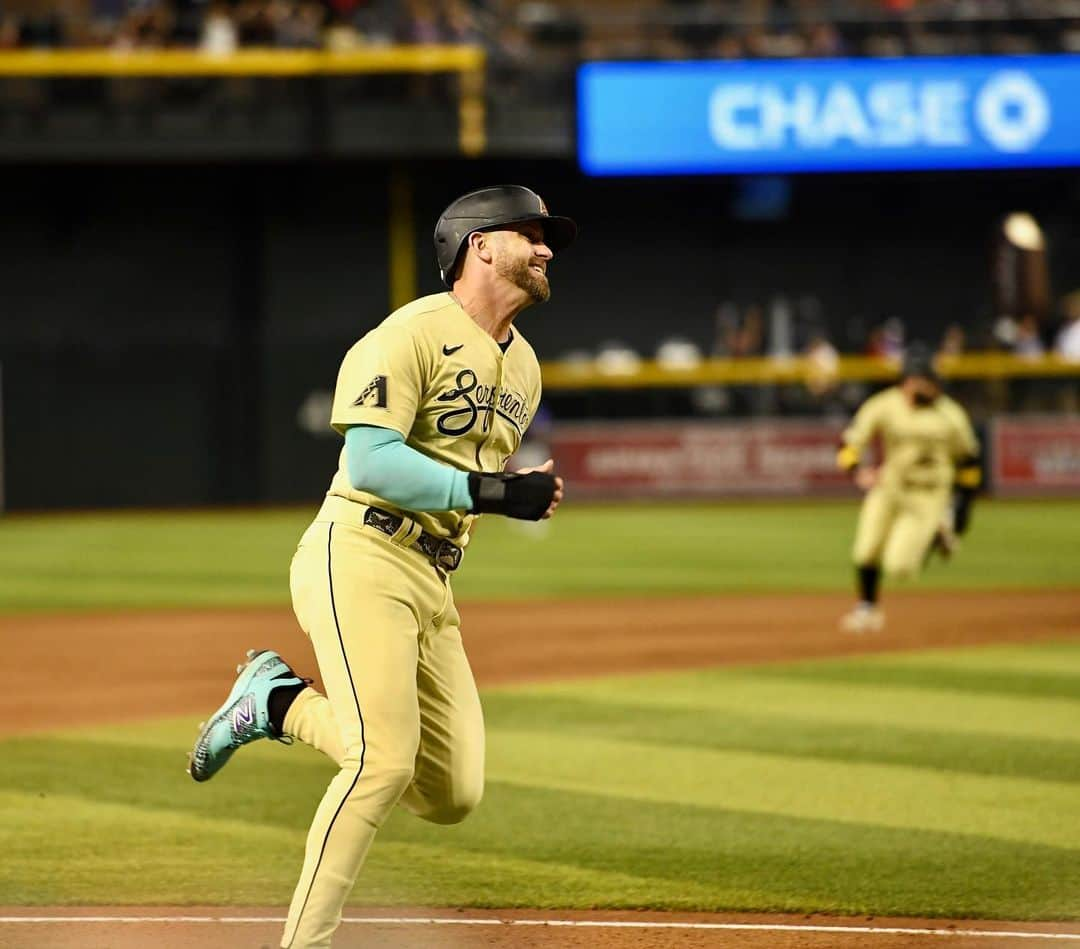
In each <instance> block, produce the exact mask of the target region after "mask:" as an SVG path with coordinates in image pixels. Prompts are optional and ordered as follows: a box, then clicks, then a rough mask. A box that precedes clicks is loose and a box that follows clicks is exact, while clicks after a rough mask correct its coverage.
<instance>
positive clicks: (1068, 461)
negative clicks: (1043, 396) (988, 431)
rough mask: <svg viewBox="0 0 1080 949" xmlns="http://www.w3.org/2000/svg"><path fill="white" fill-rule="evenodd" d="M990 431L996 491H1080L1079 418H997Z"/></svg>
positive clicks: (1073, 492) (1067, 492)
mask: <svg viewBox="0 0 1080 949" xmlns="http://www.w3.org/2000/svg"><path fill="white" fill-rule="evenodd" d="M992 431H993V465H994V467H993V485H994V490H995V493H996V494H1003V495H1007V494H1014V495H1015V494H1080V419H1076V418H1068V417H1063V416H1043V417H1027V418H1021V417H1016V418H1008V417H1005V418H997V419H995V420H994V422H993V426H992Z"/></svg>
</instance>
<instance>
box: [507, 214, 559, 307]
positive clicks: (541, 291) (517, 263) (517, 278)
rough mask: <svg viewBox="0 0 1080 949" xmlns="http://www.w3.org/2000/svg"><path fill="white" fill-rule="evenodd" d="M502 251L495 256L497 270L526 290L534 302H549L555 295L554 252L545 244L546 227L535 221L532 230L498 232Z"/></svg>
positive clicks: (516, 285)
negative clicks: (551, 274) (551, 279)
mask: <svg viewBox="0 0 1080 949" xmlns="http://www.w3.org/2000/svg"><path fill="white" fill-rule="evenodd" d="M498 238H499V239H498V243H497V247H498V251H497V253H496V256H495V272H496V273H498V275H499V276H500V277H503V278H504V279H506V280H509V281H510V282H511V283H512V284H513V285H514V286H515V287H517V288H519V289H520V290H522V291H524V292H525V294H527V295H528V297H529V299H530V300H531V301H532V302H533V303H546V302H547V301H548V299H549V298H550V297H551V285H550V284H549V283H548V278H547V264H548V260H550V258H551V252H550V251H547V250H546V248H545V251H544V252H541V253H539V254H538V253H537V250H536V248H537V247H538V246H540V247H543V246H544V245H543V239H544V236H543V230H542V229H541V228H540V227H539V226H538V225H532V227H531V229H530V230H526V229H523V230H522V231H503V232H500V233H499V235H498Z"/></svg>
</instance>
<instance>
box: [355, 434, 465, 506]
mask: <svg viewBox="0 0 1080 949" xmlns="http://www.w3.org/2000/svg"><path fill="white" fill-rule="evenodd" d="M345 460H346V467H347V470H348V472H349V482H350V483H351V484H352V486H353V487H354V488H355V489H356V490H357V491H366V492H368V493H370V494H374V495H377V496H378V497H380V498H385V499H386V500H387V501H389V502H390V503H391V504H394V505H396V506H397V507H400V508H403V509H404V510H407V511H455V510H466V509H468V508H469V507H471V505H472V496H471V495H470V494H469V475H468V472H465V471H458V470H457V469H456V468H451V467H450V466H449V465H444V464H442V463H440V462H438V461H434V460H433V459H431V458H428V457H427V455H424V454H422V453H421V452H418V451H416V450H415V449H413V448H410V447H409V446H408V445H406V444H405V439H404V438H403V437H402V435H401V434H400V433H399V432H395V431H394V430H392V429H389V428H379V427H377V426H374V425H356V426H353V427H352V428H350V429H349V430H348V431H347V432H346V433H345Z"/></svg>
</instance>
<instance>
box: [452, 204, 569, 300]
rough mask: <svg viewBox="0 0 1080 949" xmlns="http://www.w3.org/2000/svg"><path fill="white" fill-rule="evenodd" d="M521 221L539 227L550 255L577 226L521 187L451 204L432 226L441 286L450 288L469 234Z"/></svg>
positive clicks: (565, 244) (566, 242)
mask: <svg viewBox="0 0 1080 949" xmlns="http://www.w3.org/2000/svg"><path fill="white" fill-rule="evenodd" d="M524 221H539V222H540V223H541V224H542V225H543V227H544V243H545V244H547V245H548V247H550V248H551V250H552V251H553V252H554V253H558V252H559V251H560V250H565V249H566V248H567V247H569V246H570V244H571V243H573V240H574V238H575V237H576V236H577V225H576V224H575V223H574V222H573V221H572V220H571V219H570V218H568V217H555V216H552V215H550V214H548V209H547V205H546V204H544V202H543V200H542V199H541V198H540V195H538V194H537V193H536V192H535V191H530V190H529V189H528V188H525V187H522V186H521V185H496V186H495V187H492V188H481V189H480V190H479V191H470V192H469V193H468V194H464V195H462V196H461V197H460V198H458V199H457V200H456V201H454V202H452V203H451V204H450V206H449V207H448V208H447V209H446V210H445V211H443V213H442V214H441V215H439V220H438V221H437V222H436V224H435V255H436V257H438V260H439V274H440V276H441V277H442V280H443V283H445V284H446V285H447V286H448V287H452V286H453V285H454V266H455V265H456V264H457V260H458V257H459V256H460V254H461V251H462V249H463V248H464V246H465V241H466V240H468V238H469V235H470V234H472V233H473V231H493V230H498V229H499V228H500V227H503V226H504V225H506V224H518V223H522V222H524Z"/></svg>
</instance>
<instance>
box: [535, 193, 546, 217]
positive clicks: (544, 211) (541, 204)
mask: <svg viewBox="0 0 1080 949" xmlns="http://www.w3.org/2000/svg"><path fill="white" fill-rule="evenodd" d="M536 200H537V201H539V202H540V213H541V214H544V215H546V214H547V213H548V209H547V205H546V204H544V199H543V198H541V197H540V195H537V196H536Z"/></svg>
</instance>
